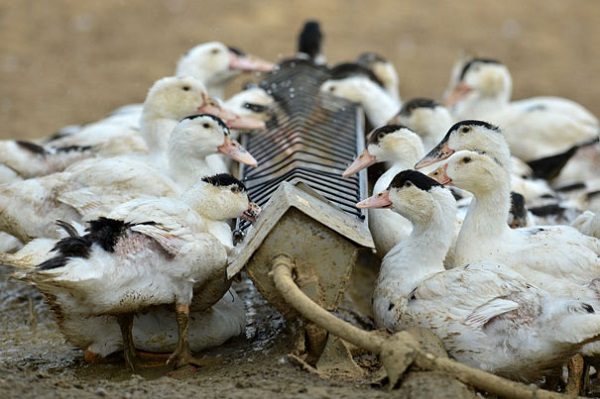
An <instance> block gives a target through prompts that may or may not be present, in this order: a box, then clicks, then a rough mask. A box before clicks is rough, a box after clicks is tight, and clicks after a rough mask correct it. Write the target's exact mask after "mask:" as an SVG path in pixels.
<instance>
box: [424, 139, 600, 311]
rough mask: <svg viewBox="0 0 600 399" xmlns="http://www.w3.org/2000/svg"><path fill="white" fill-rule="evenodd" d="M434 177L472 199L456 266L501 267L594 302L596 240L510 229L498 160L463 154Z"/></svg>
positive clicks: (599, 253) (568, 231)
mask: <svg viewBox="0 0 600 399" xmlns="http://www.w3.org/2000/svg"><path fill="white" fill-rule="evenodd" d="M434 175H435V179H436V180H437V181H438V182H440V183H442V184H451V185H455V186H457V187H459V188H462V189H464V190H467V191H469V192H471V193H472V194H473V196H474V200H473V201H472V202H471V205H470V206H469V210H468V212H467V216H466V217H465V220H464V223H463V225H462V228H461V230H460V233H459V235H458V238H457V240H456V245H455V247H454V259H455V262H456V263H457V264H467V263H472V262H480V261H484V260H489V261H497V262H503V263H504V264H506V265H507V266H509V267H511V268H513V269H514V270H516V271H517V272H519V273H520V274H522V275H523V276H524V277H525V278H527V279H528V280H529V281H531V282H532V283H533V284H536V285H537V286H539V287H540V288H544V289H546V290H548V291H550V292H553V293H555V294H556V293H563V291H565V290H567V291H568V292H569V293H572V291H571V289H572V288H573V285H575V286H576V287H577V289H578V290H583V291H586V292H587V294H588V295H589V296H590V297H591V298H595V300H596V301H597V300H598V298H599V297H598V294H599V292H598V288H596V283H595V281H597V279H598V277H600V262H599V261H598V259H599V258H600V240H598V239H596V238H593V237H589V236H586V235H584V234H582V233H581V232H579V231H578V230H577V229H575V228H573V227H571V226H564V225H561V226H540V225H536V226H535V227H532V228H518V229H510V228H509V227H508V226H507V224H506V220H507V217H508V213H509V208H510V178H509V174H508V172H507V170H506V168H504V167H503V166H502V165H501V164H500V163H498V162H497V160H495V159H494V158H492V157H490V156H488V155H487V154H482V153H479V152H475V151H470V150H461V151H457V152H456V153H454V154H453V155H452V156H451V157H450V158H448V159H447V160H446V161H445V163H444V164H443V166H440V167H439V168H438V169H437V170H436V171H435V172H434ZM567 282H569V283H571V284H567ZM590 291H591V292H590Z"/></svg>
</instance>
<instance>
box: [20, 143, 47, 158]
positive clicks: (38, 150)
mask: <svg viewBox="0 0 600 399" xmlns="http://www.w3.org/2000/svg"><path fill="white" fill-rule="evenodd" d="M16 143H17V145H18V146H19V147H21V148H23V149H25V150H27V151H29V152H31V153H33V154H36V155H47V154H48V151H46V149H45V148H44V147H42V146H41V145H39V144H36V143H32V142H31V141H22V140H17V141H16Z"/></svg>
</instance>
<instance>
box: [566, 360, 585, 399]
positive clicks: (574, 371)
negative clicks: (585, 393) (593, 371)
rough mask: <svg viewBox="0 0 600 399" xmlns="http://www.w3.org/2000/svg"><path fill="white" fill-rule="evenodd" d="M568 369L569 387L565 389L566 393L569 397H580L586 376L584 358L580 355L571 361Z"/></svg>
mask: <svg viewBox="0 0 600 399" xmlns="http://www.w3.org/2000/svg"><path fill="white" fill-rule="evenodd" d="M567 369H568V370H569V376H568V379H567V386H566V387H565V393H566V394H567V395H579V393H580V392H581V389H582V387H583V381H584V377H585V374H586V373H585V369H586V367H585V362H584V360H583V356H581V355H580V354H579V353H578V354H576V355H575V356H573V357H572V358H571V359H569V363H568V364H567Z"/></svg>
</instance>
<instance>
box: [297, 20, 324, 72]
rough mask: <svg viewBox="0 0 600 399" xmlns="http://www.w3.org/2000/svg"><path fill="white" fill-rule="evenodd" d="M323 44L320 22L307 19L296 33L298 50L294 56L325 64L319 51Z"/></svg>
mask: <svg viewBox="0 0 600 399" xmlns="http://www.w3.org/2000/svg"><path fill="white" fill-rule="evenodd" d="M322 45H323V31H321V24H320V23H319V21H316V20H308V21H306V22H305V23H304V25H303V26H302V30H301V31H300V34H299V35H298V52H297V53H296V58H297V59H301V60H311V61H312V62H314V63H315V64H317V65H325V64H326V63H327V59H326V58H325V55H324V54H323V53H322V52H321V46H322Z"/></svg>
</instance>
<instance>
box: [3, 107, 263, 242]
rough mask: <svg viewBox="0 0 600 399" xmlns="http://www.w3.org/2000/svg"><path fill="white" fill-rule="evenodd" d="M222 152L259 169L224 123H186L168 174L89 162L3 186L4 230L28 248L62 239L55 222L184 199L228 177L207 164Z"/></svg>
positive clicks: (176, 137) (133, 163)
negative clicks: (144, 198)
mask: <svg viewBox="0 0 600 399" xmlns="http://www.w3.org/2000/svg"><path fill="white" fill-rule="evenodd" d="M217 152H221V153H224V154H226V155H228V156H230V157H232V158H234V159H236V160H238V161H240V162H245V163H247V164H250V165H255V164H256V161H255V160H254V158H252V156H250V155H249V154H248V153H247V152H246V150H244V149H243V148H242V147H241V146H240V145H239V144H238V143H237V142H236V141H234V140H231V139H229V137H228V129H227V127H226V126H225V124H224V123H223V122H222V121H221V120H219V119H218V118H216V117H214V116H212V115H197V116H192V117H189V118H186V119H184V120H183V121H182V122H181V123H179V124H178V125H177V128H176V129H174V131H173V134H171V140H170V145H169V151H168V158H167V159H168V163H167V164H168V168H167V170H166V171H161V170H160V169H157V168H156V167H155V166H156V165H151V164H149V163H147V162H143V161H141V160H135V159H131V158H129V157H120V158H105V159H89V160H85V161H82V162H79V163H76V164H73V165H71V166H70V167H69V168H67V169H66V170H65V171H64V172H61V173H55V174H51V175H48V176H43V177H39V178H36V179H28V180H24V181H22V182H15V183H11V184H5V185H2V186H0V210H1V213H0V229H2V230H3V231H6V232H8V233H10V234H12V235H14V236H15V237H17V238H19V239H20V240H21V241H22V242H28V241H29V240H31V239H32V238H36V237H56V235H55V228H54V221H55V220H58V219H61V220H73V221H80V220H81V218H82V215H85V214H87V215H91V216H92V217H93V216H99V215H104V214H106V212H108V211H110V210H111V209H112V208H113V207H114V206H116V205H119V204H121V203H123V202H126V201H128V200H131V199H133V198H136V197H139V196H140V195H150V196H161V197H165V196H166V197H171V196H177V195H180V193H181V192H182V190H186V189H187V188H188V187H189V186H190V185H191V184H192V183H193V182H196V181H197V180H198V179H199V178H200V177H203V176H207V175H212V174H214V173H216V172H223V171H222V170H214V169H213V166H212V165H211V164H209V163H208V162H207V161H206V158H207V157H208V156H209V155H210V154H214V153H217ZM158 167H160V164H158Z"/></svg>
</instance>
